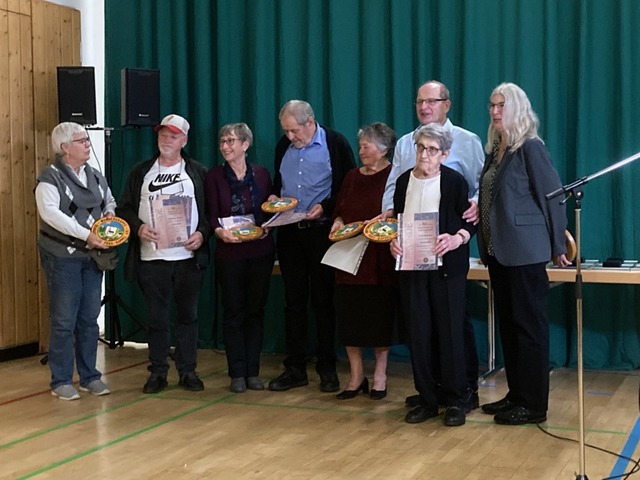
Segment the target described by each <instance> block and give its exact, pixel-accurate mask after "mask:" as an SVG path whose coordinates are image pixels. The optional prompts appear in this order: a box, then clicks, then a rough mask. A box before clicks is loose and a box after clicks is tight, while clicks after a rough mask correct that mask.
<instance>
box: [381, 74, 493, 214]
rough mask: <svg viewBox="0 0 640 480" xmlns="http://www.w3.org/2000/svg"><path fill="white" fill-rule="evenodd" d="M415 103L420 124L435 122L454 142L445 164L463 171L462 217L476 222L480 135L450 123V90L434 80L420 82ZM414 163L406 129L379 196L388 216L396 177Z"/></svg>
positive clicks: (481, 152) (414, 150)
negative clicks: (464, 207)
mask: <svg viewBox="0 0 640 480" xmlns="http://www.w3.org/2000/svg"><path fill="white" fill-rule="evenodd" d="M415 104H416V114H417V116H418V120H419V121H420V126H422V125H427V124H429V123H433V122H435V123H439V124H440V125H443V126H444V127H445V128H446V129H447V130H449V131H450V132H451V135H452V136H453V145H452V146H451V153H449V156H448V157H447V160H446V161H445V162H444V165H446V166H447V167H449V168H453V169H454V170H456V171H457V172H459V173H460V174H462V176H463V177H464V178H465V180H466V181H467V184H468V185H469V199H470V200H469V203H470V204H471V206H470V207H469V210H467V211H466V212H465V215H464V218H465V219H466V220H467V221H471V222H473V223H476V222H477V220H478V181H479V179H480V172H482V167H483V166H484V151H483V150H482V143H481V142H480V138H479V137H478V136H477V135H476V134H475V133H472V132H470V131H468V130H465V129H464V128H460V127H458V126H456V125H453V124H452V123H451V120H449V119H448V118H447V113H448V112H449V109H450V108H451V100H450V98H449V90H448V89H447V87H446V86H445V85H444V84H442V83H440V82H437V81H435V80H431V81H429V82H427V83H425V84H423V85H422V86H421V87H420V88H419V89H418V95H417V97H416V101H415ZM415 165H416V147H415V145H414V144H413V132H409V133H407V134H406V135H403V136H402V137H401V138H400V140H398V143H397V145H396V149H395V153H394V155H393V164H392V166H391V173H390V174H389V178H388V179H387V185H386V188H385V191H384V196H383V197H382V211H383V212H385V213H386V214H387V215H389V212H388V211H389V210H391V209H393V194H394V192H395V190H396V180H397V179H398V177H399V176H400V175H401V174H402V173H404V172H406V171H407V170H410V169H412V168H413V167H415Z"/></svg>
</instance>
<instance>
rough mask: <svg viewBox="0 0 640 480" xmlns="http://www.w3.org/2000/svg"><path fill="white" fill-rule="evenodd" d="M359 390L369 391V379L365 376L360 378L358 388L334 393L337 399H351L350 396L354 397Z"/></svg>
mask: <svg viewBox="0 0 640 480" xmlns="http://www.w3.org/2000/svg"><path fill="white" fill-rule="evenodd" d="M360 392H362V393H369V380H368V379H367V377H364V380H362V383H361V384H360V386H359V387H358V388H356V389H355V390H343V391H342V392H340V393H339V394H337V395H336V398H337V399H338V400H351V399H352V398H356V397H357V396H358V394H359V393H360Z"/></svg>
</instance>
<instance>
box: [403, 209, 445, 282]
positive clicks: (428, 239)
mask: <svg viewBox="0 0 640 480" xmlns="http://www.w3.org/2000/svg"><path fill="white" fill-rule="evenodd" d="M411 217H413V218H411ZM398 224H399V228H398V231H399V232H400V233H399V235H398V241H399V242H400V246H401V247H402V255H401V256H400V257H398V258H397V259H396V270H436V269H437V268H438V258H437V256H436V255H435V254H434V253H433V250H434V248H435V246H436V239H437V237H438V232H439V217H438V212H427V213H414V214H413V215H409V216H407V215H403V214H399V215H398Z"/></svg>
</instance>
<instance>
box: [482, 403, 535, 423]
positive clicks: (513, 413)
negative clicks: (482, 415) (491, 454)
mask: <svg viewBox="0 0 640 480" xmlns="http://www.w3.org/2000/svg"><path fill="white" fill-rule="evenodd" d="M493 420H494V421H495V422H496V423H498V424H500V425H525V424H527V423H542V422H546V421H547V412H536V411H535V410H529V409H528V408H526V407H522V406H514V407H513V408H511V410H502V411H500V412H498V413H496V415H495V417H493Z"/></svg>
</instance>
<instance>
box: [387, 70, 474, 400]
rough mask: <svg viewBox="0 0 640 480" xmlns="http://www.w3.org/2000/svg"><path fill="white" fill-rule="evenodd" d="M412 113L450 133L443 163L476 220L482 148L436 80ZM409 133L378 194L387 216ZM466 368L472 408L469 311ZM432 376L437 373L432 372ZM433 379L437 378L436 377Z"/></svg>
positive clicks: (411, 153) (406, 163)
mask: <svg viewBox="0 0 640 480" xmlns="http://www.w3.org/2000/svg"><path fill="white" fill-rule="evenodd" d="M415 105H416V114H417V116H418V120H419V121H420V126H422V125H428V124H429V123H438V124H440V125H443V126H444V127H445V128H446V129H447V130H449V131H450V132H451V135H452V136H453V144H452V146H451V152H450V153H449V156H448V157H447V159H446V160H445V162H444V165H446V166H448V167H449V168H452V169H454V170H456V171H457V172H459V173H460V174H462V176H463V177H464V178H465V180H466V181H467V184H468V186H469V204H470V206H469V208H468V209H467V211H465V212H464V214H463V218H465V219H466V220H467V222H472V223H477V222H478V190H479V184H478V182H479V180H480V173H481V172H482V167H483V166H484V151H483V149H482V143H481V142H480V138H479V137H478V136H477V135H476V134H475V133H472V132H469V131H468V130H465V129H464V128H460V127H457V126H455V125H453V124H452V123H451V120H449V119H448V118H447V113H448V112H449V109H450V108H451V99H450V98H449V90H448V89H447V87H446V86H445V85H444V84H443V83H441V82H438V81H436V80H430V81H428V82H426V83H424V84H423V85H422V86H421V87H420V88H419V89H418V94H417V96H416V100H415ZM413 133H414V132H409V133H407V134H406V135H404V136H402V137H401V138H400V140H398V143H397V144H396V149H395V153H394V155H393V164H392V167H391V173H390V174H389V178H388V179H387V185H386V187H385V191H384V196H383V197H382V214H381V216H384V217H387V216H390V215H391V214H392V213H393V194H394V193H395V190H396V180H397V178H398V177H399V176H400V175H401V174H402V173H404V172H406V171H407V170H410V169H412V168H413V167H415V165H416V148H415V145H414V142H413ZM464 336H465V340H464V341H465V351H466V358H465V363H466V370H467V372H466V373H467V398H466V402H467V405H466V408H467V410H468V411H469V410H472V409H474V408H477V407H478V405H479V399H478V353H477V349H476V340H475V334H474V332H473V325H472V324H471V319H470V317H469V314H468V313H467V314H466V315H465V322H464ZM435 373H436V376H438V375H439V373H438V372H435ZM436 380H437V378H436ZM406 404H407V406H410V407H418V406H420V405H421V399H420V396H419V395H411V396H409V397H407V398H406Z"/></svg>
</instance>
